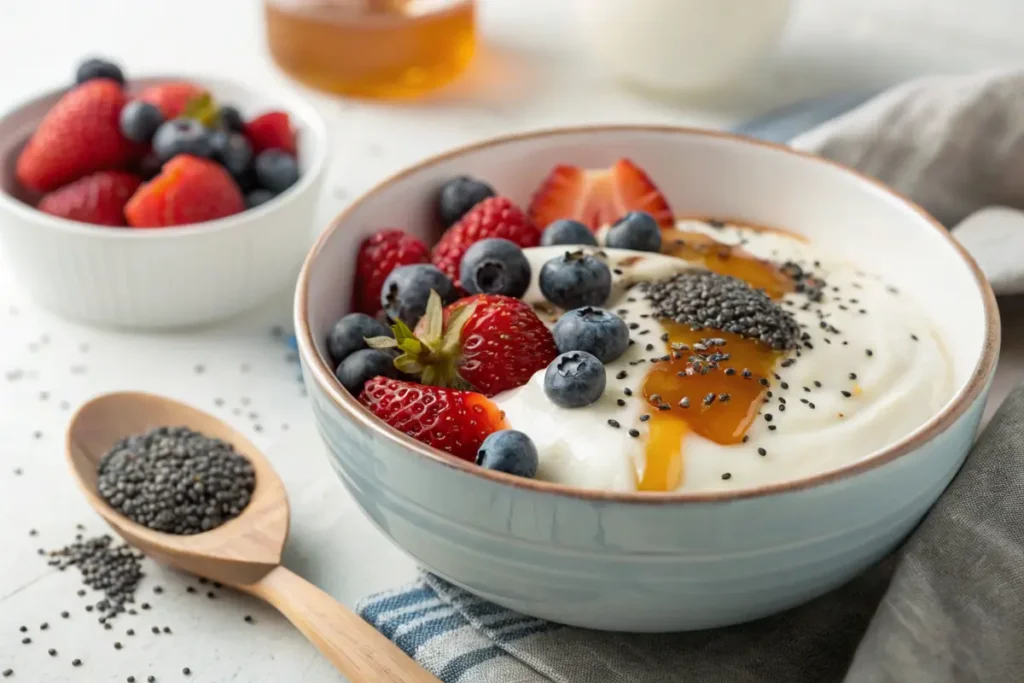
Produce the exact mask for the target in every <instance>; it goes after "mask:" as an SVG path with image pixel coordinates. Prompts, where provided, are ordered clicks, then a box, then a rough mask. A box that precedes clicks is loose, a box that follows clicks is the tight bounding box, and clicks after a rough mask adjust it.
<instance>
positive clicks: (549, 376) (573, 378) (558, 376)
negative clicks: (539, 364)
mask: <svg viewBox="0 0 1024 683" xmlns="http://www.w3.org/2000/svg"><path fill="white" fill-rule="evenodd" d="M605 382H606V378H605V374H604V366H603V365H601V361H599V360H598V359H597V358H595V357H594V356H592V355H590V354H589V353H587V352H586V351H570V352H569V353H563V354H562V355H560V356H559V357H557V358H555V359H554V360H553V361H551V364H550V365H548V369H547V370H546V371H545V372H544V393H545V394H547V396H548V398H549V399H551V401H552V402H553V403H555V404H557V405H560V406H562V407H563V408H582V407H583V406H589V405H590V404H591V403H593V402H594V401H596V400H597V399H599V398H601V394H603V393H604V387H605Z"/></svg>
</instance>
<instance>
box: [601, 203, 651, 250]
mask: <svg viewBox="0 0 1024 683" xmlns="http://www.w3.org/2000/svg"><path fill="white" fill-rule="evenodd" d="M604 244H605V246H606V247H610V248H612V249H633V250H634V251H653V252H659V251H661V228H659V227H658V224H657V222H655V220H654V218H653V217H652V216H651V214H649V213H644V212H643V211H630V212H629V213H627V214H626V215H625V216H623V217H622V218H620V219H619V220H617V221H615V223H614V224H612V227H611V228H609V229H608V236H607V237H605V240H604Z"/></svg>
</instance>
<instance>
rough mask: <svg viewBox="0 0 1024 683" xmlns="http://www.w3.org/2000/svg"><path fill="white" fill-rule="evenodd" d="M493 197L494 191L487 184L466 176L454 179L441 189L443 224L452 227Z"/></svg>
mask: <svg viewBox="0 0 1024 683" xmlns="http://www.w3.org/2000/svg"><path fill="white" fill-rule="evenodd" d="M493 196H494V190H493V189H492V188H491V186H490V185H488V184H487V183H483V182H480V181H479V180H474V179H473V178H470V177H468V176H464V175H463V176H458V177H455V178H452V179H451V180H449V181H448V182H447V183H445V184H444V185H443V186H442V187H441V193H440V195H438V198H437V207H438V211H439V212H440V215H441V222H442V223H444V226H445V227H446V228H448V227H451V226H452V225H454V224H455V223H457V222H458V221H459V219H460V218H462V217H463V216H465V215H466V214H467V213H469V210H470V209H472V208H473V207H474V206H476V205H477V204H479V203H480V202H482V201H483V200H485V199H487V198H488V197H493Z"/></svg>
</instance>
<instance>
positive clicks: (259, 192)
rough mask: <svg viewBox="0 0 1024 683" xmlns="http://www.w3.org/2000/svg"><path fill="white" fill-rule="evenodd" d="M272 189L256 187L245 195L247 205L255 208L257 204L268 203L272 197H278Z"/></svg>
mask: <svg viewBox="0 0 1024 683" xmlns="http://www.w3.org/2000/svg"><path fill="white" fill-rule="evenodd" d="M276 196H277V195H275V194H274V193H273V192H271V191H270V190H263V189H255V190H253V191H252V192H250V193H249V194H247V195H245V206H246V207H247V208H249V209H255V208H256V207H257V206H262V205H263V204H266V203H267V202H269V201H270V200H271V199H273V198H274V197H276Z"/></svg>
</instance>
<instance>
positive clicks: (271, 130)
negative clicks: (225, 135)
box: [245, 111, 296, 156]
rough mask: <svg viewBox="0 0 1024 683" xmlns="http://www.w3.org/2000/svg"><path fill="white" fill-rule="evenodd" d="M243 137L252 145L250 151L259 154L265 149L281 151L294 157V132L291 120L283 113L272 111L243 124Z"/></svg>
mask: <svg viewBox="0 0 1024 683" xmlns="http://www.w3.org/2000/svg"><path fill="white" fill-rule="evenodd" d="M245 136H246V137H247V138H249V142H251V143H252V150H253V152H254V153H256V154H259V153H260V152H262V151H263V150H265V149H283V150H284V151H286V152H288V153H289V154H291V155H292V156H295V152H296V147H295V131H294V130H293V129H292V122H291V119H289V118H288V114H286V113H285V112H283V111H272V112H268V113H266V114H263V115H262V116H257V117H256V118H254V119H253V120H252V121H250V122H249V123H247V124H245Z"/></svg>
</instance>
